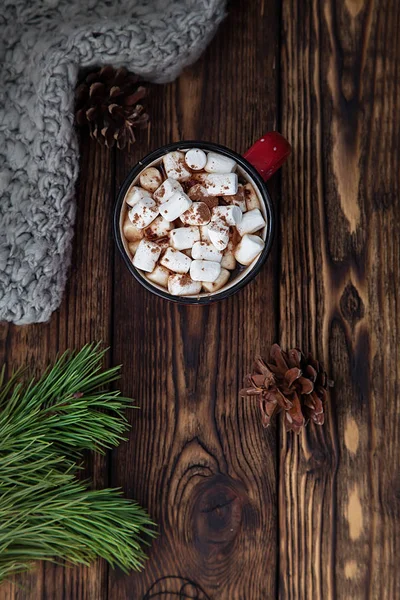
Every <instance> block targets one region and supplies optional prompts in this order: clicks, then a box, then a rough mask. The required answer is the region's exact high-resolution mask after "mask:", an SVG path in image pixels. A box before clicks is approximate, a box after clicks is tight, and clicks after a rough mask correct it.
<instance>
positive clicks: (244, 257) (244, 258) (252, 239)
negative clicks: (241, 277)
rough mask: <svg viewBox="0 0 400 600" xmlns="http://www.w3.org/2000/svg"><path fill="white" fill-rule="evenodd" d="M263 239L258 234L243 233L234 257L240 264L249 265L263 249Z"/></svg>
mask: <svg viewBox="0 0 400 600" xmlns="http://www.w3.org/2000/svg"><path fill="white" fill-rule="evenodd" d="M264 246H265V244H264V242H263V240H262V239H261V238H260V237H258V235H251V234H247V233H246V235H244V236H243V237H242V239H241V241H240V242H239V244H238V245H237V247H236V251H235V258H236V260H237V261H238V262H240V264H241V265H246V266H247V265H249V264H250V263H251V262H253V260H254V259H255V258H256V256H258V255H259V254H260V252H262V250H263V249H264Z"/></svg>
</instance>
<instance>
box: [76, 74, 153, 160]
mask: <svg viewBox="0 0 400 600" xmlns="http://www.w3.org/2000/svg"><path fill="white" fill-rule="evenodd" d="M146 94H147V90H146V88H144V87H143V86H141V85H140V84H139V77H138V76H137V75H134V74H133V73H129V72H128V71H127V70H126V69H125V68H123V67H121V68H119V69H114V67H111V66H106V67H102V68H101V69H100V70H99V71H96V72H94V73H89V75H87V77H86V78H85V80H84V81H83V82H82V83H81V84H80V85H79V86H78V87H77V89H76V95H75V97H76V122H77V124H78V125H80V126H85V125H86V126H88V127H89V131H90V135H91V137H92V138H94V139H96V140H97V141H98V142H99V143H100V144H102V145H105V146H107V147H108V148H112V147H113V146H114V145H115V144H116V145H117V147H118V148H120V149H123V148H125V146H127V147H128V150H129V148H130V145H131V144H133V143H134V142H135V135H134V133H133V130H134V128H135V127H138V128H143V127H146V126H147V123H148V120H149V116H148V115H147V114H146V113H145V112H144V108H143V106H142V105H141V104H138V102H139V101H140V100H142V98H144V96H146Z"/></svg>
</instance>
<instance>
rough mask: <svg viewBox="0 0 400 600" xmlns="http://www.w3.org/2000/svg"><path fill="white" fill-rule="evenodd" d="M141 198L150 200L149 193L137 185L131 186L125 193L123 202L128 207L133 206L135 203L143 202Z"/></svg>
mask: <svg viewBox="0 0 400 600" xmlns="http://www.w3.org/2000/svg"><path fill="white" fill-rule="evenodd" d="M143 198H151V194H150V192H148V191H147V190H144V189H143V188H141V187H138V186H137V185H133V186H132V187H130V188H129V190H128V191H127V193H126V196H125V202H126V203H127V204H129V206H134V205H135V204H136V202H139V200H143Z"/></svg>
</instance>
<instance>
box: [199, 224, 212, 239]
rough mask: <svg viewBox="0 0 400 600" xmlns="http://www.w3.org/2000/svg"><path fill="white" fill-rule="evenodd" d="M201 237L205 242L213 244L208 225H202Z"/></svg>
mask: <svg viewBox="0 0 400 600" xmlns="http://www.w3.org/2000/svg"><path fill="white" fill-rule="evenodd" d="M200 237H201V240H202V241H203V242H211V240H210V234H209V232H208V225H202V226H201V227H200Z"/></svg>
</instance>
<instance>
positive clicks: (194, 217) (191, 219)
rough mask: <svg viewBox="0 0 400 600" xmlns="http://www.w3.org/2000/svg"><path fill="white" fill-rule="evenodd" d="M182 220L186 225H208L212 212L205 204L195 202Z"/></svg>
mask: <svg viewBox="0 0 400 600" xmlns="http://www.w3.org/2000/svg"><path fill="white" fill-rule="evenodd" d="M180 218H181V221H182V223H185V224H186V225H207V223H209V222H210V221H211V212H210V209H209V208H208V206H207V204H206V203H205V202H193V204H192V206H191V207H190V208H189V210H187V211H186V212H185V213H183V215H181V217H180Z"/></svg>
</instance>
